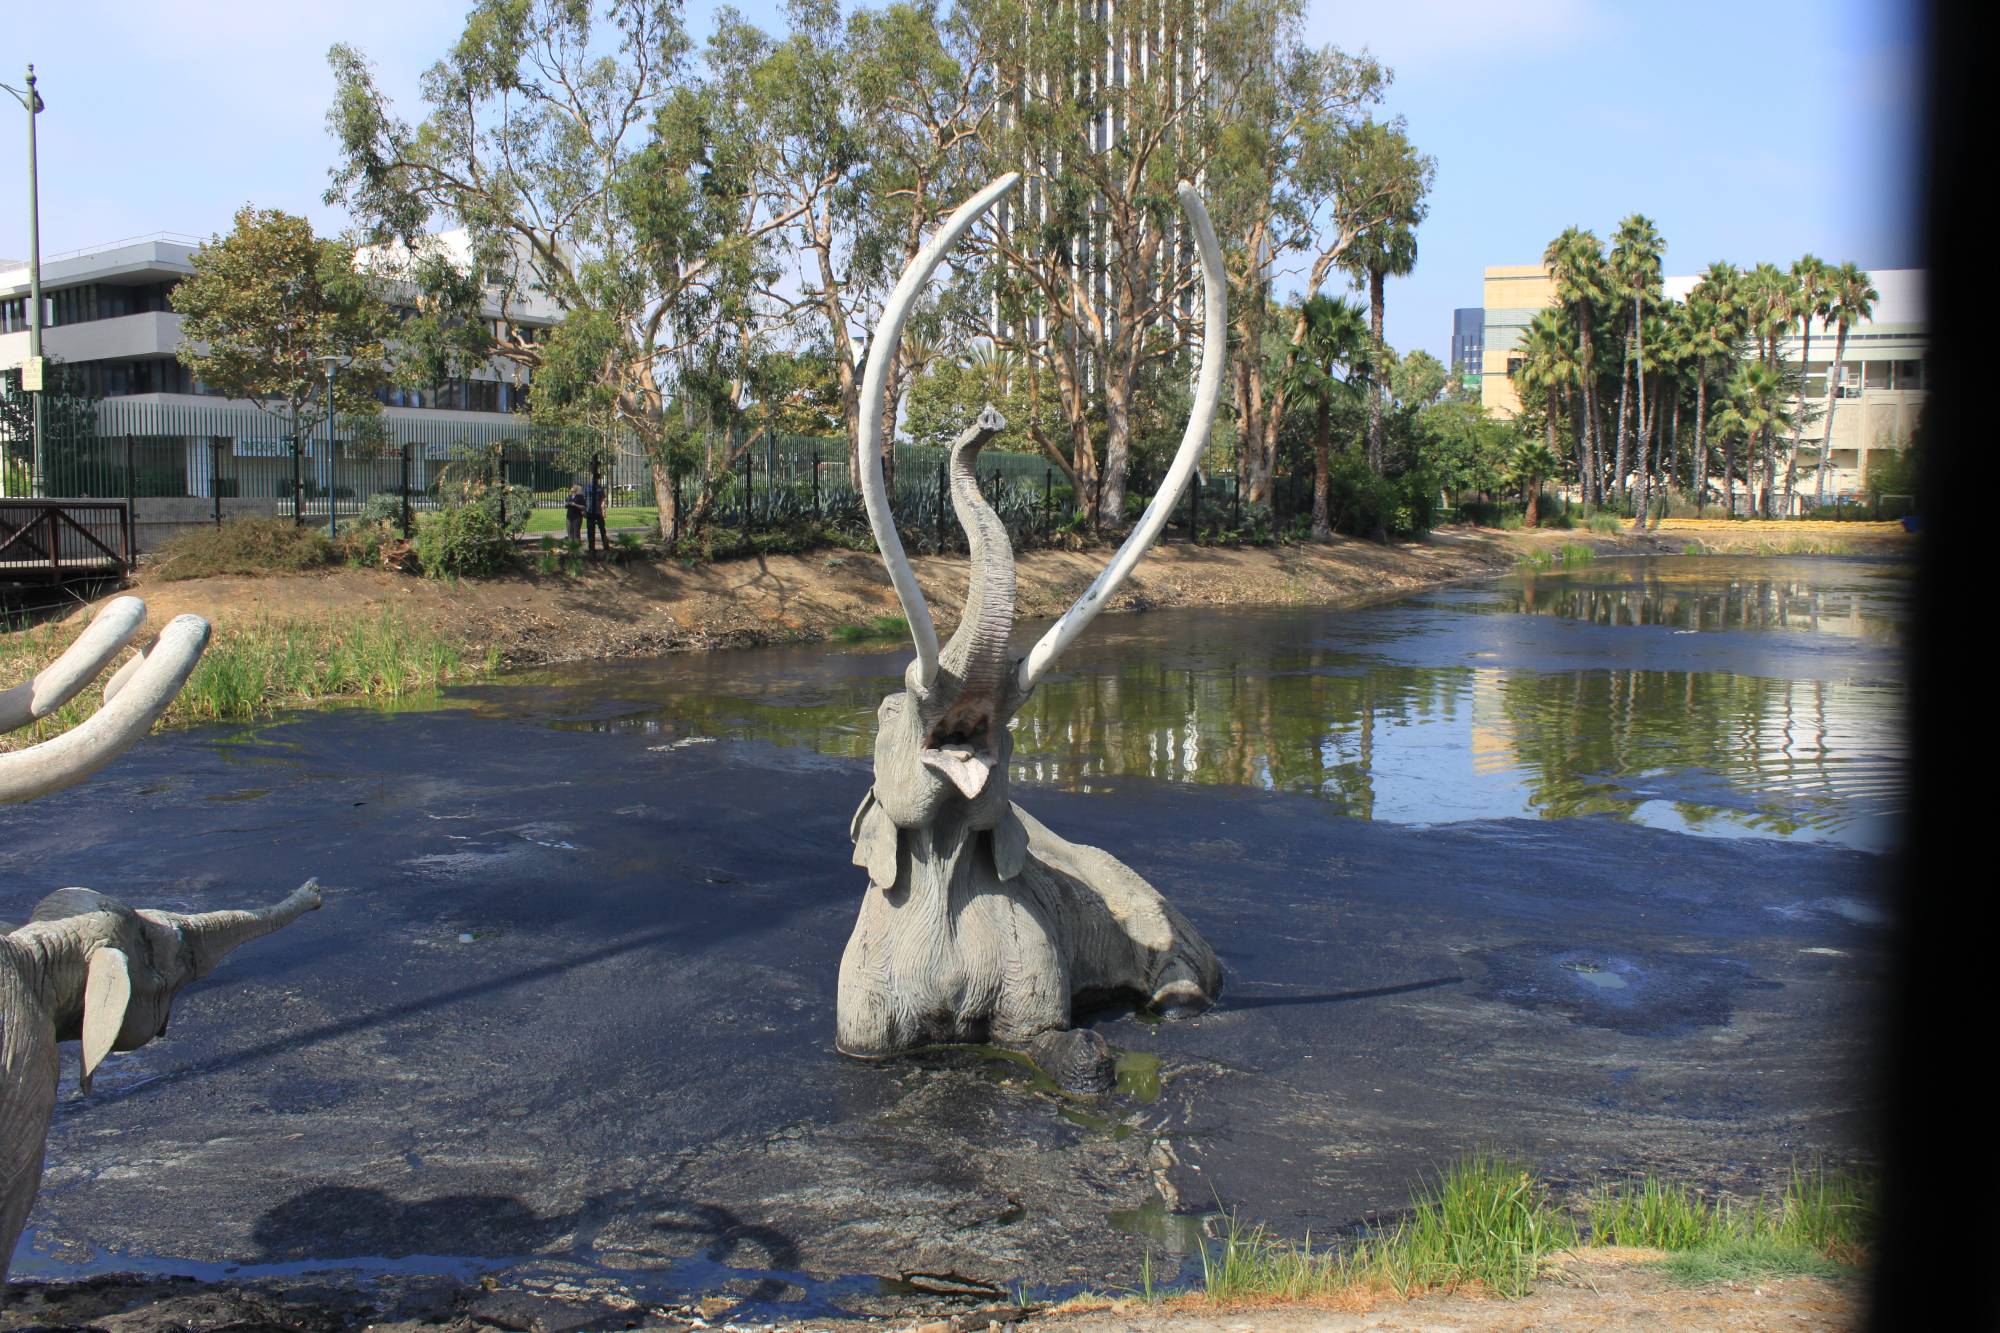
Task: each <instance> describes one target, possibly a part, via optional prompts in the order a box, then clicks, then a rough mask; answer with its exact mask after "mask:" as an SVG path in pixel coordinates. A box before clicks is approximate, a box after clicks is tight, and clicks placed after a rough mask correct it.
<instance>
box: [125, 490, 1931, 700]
mask: <svg viewBox="0 0 2000 1333" xmlns="http://www.w3.org/2000/svg"><path fill="white" fill-rule="evenodd" d="M1569 542H1575V543H1580V544H1584V545H1588V546H1590V547H1592V548H1593V549H1594V550H1596V551H1597V552H1598V553H1600V554H1602V555H1616V554H1637V553H1649V552H1671V553H1679V552H1682V551H1684V550H1686V549H1688V547H1689V546H1690V545H1691V544H1696V543H1698V544H1699V545H1700V546H1701V547H1702V548H1704V549H1706V550H1710V551H1728V552H1744V553H1779V552H1805V551H1830V552H1839V553H1854V554H1878V553H1879V554H1892V553H1895V552H1899V551H1908V550H1910V549H1913V547H1912V542H1913V539H1911V538H1910V537H1908V536H1906V535H1905V534H1904V533H1903V531H1902V529H1901V527H1900V526H1898V525H1895V524H1886V523H1885V524H1869V523H1838V524H1836V523H1802V522H1793V523H1754V522H1734V523H1730V522H1722V521H1720V520H1707V521H1697V520H1690V519H1681V520H1670V521H1669V522H1668V523H1667V524H1666V525H1665V527H1664V528H1663V529H1662V530H1661V531H1660V532H1658V533H1656V534H1648V535H1647V536H1645V537H1634V536H1632V535H1631V534H1629V533H1620V534H1618V535H1616V536H1607V535H1602V534H1592V533H1588V532H1583V531H1556V530H1548V529H1543V530H1539V531H1517V532H1500V531H1496V530H1494V529H1490V528H1444V529H1440V530H1439V531H1437V532H1435V533H1433V534H1432V535H1431V536H1430V537H1429V538H1428V539H1427V540H1424V541H1421V542H1406V543H1400V544H1396V545H1391V546H1379V545H1376V544H1375V543H1373V542H1364V541H1354V540H1346V539H1343V540H1339V541H1336V542H1334V543H1333V544H1331V545H1328V546H1286V547H1277V548H1249V549H1230V548H1225V547H1214V546H1187V545H1184V544H1180V543H1174V544H1169V545H1164V546H1161V547H1158V548H1156V549H1155V550H1154V551H1152V552H1151V553H1150V554H1149V555H1148V556H1147V557H1146V560H1145V561H1144V562H1143V563H1142V564H1141V565H1140V566H1139V567H1138V570H1137V572H1136V573H1135V574H1134V575H1133V576H1132V578H1131V580H1130V581H1129V582H1128V583H1127V584H1126V585H1125V587H1124V589H1123V590H1122V591H1121V592H1120V593H1119V595H1118V596H1117V597H1116V598H1115V599H1114V600H1113V601H1112V603H1111V608H1110V609H1112V610H1114V611H1136V610H1146V609H1148V608H1152V607H1168V606H1297V605H1312V606H1327V605H1341V604H1345V603H1350V602H1360V601H1369V600H1375V599H1379V598H1382V597H1390V596H1395V595H1398V594H1401V593H1406V592H1410V591H1413V590H1415V589H1418V588H1425V587H1433V586H1436V585H1438V584H1443V583H1450V582H1454V581H1457V580H1461V579H1467V578H1474V577H1479V576H1482V575H1487V574H1492V573H1497V572H1501V571H1504V570H1506V569H1509V568H1511V567H1512V566H1513V565H1514V563H1515V562H1516V561H1517V560H1518V559H1519V558H1520V557H1521V556H1522V555H1523V554H1524V553H1527V552H1532V551H1537V550H1544V549H1552V548H1554V547H1557V546H1560V545H1562V544H1564V543H1569ZM1109 555H1110V551H1109V548H1101V549H1097V550H1090V551H1082V552H1063V551H1035V552H1030V553H1029V554H1027V555H1024V556H1022V557H1021V559H1020V562H1019V588H1020V601H1021V614H1022V616H1023V618H1032V617H1041V616H1055V615H1060V614H1061V613H1062V612H1063V611H1064V610H1066V609H1067V608H1068V607H1069V605H1070V604H1071V603H1072V602H1074V601H1075V600H1076V598H1077V597H1078V595H1080V594H1081V593H1082V592H1083V590H1084V589H1085V588H1087V587H1088V586H1089V585H1090V581H1091V580H1092V579H1094V578H1095V577H1096V576H1097V574H1098V572H1099V571H1100V570H1101V569H1102V568H1103V567H1104V564H1105V561H1106V560H1107V559H1108V558H1109ZM914 563H915V568H916V572H917V579H918V581H919V583H921V584H922V586H923V588H924V592H925V595H926V596H927V597H928V598H929V600H930V605H931V609H932V613H933V614H934V615H935V616H936V617H937V618H938V620H939V622H940V625H941V626H942V627H943V628H945V629H946V630H948V629H949V628H950V626H951V625H952V623H953V622H955V621H956V619H957V616H958V609H959V606H960V603H961V600H962V598H963V596H964V593H965V570H966V564H965V560H964V557H962V556H958V557H952V556H946V557H927V558H920V559H918V560H916V561H915V562H914ZM133 583H134V585H135V587H134V591H136V592H138V593H139V595H140V596H143V597H144V598H146V600H147V602H148V604H149V605H150V606H151V607H152V610H153V614H154V617H155V618H156V620H155V623H164V620H165V618H166V617H168V616H173V615H178V614H180V613H182V612H193V613H195V614H198V615H202V616H205V617H207V618H208V619H209V620H211V621H213V622H215V623H216V624H217V625H218V626H222V627H224V628H225V629H226V627H227V626H228V624H229V623H230V622H231V621H240V620H256V619H259V618H267V619H271V620H294V619H299V618H305V617H324V616H350V615H356V614H364V615H365V614H372V613H374V612H376V611H377V610H379V609H380V608H383V607H395V608H397V609H398V610H399V611H401V612H402V613H403V614H405V615H407V616H408V617H409V618H410V619H411V620H413V621H416V622H419V623H422V624H425V625H429V626H432V627H434V628H435V629H437V630H438V631H440V632H441V633H444V634H445V635H446V636H447V637H449V638H451V639H452V640H454V641H455V642H456V643H457V644H458V645H459V646H460V647H461V648H462V649H464V650H466V651H467V652H468V654H469V655H473V656H480V655H483V654H484V653H485V652H486V650H487V649H488V648H497V649H498V650H499V654H500V657H501V659H502V660H503V661H505V662H508V663H510V664H514V665H535V664H544V663H554V662H566V661H577V660H581V659H587V658H601V657H620V656H626V655H630V654H639V653H660V652H672V651H678V650H687V649H703V648H721V647H749V646H753V645H756V644H762V643H779V642H798V641H811V640H818V639H825V638H830V637H832V636H833V635H835V634H836V633H837V632H838V631H839V630H840V629H841V627H843V626H854V625H866V624H867V623H868V622H869V621H871V620H872V619H874V618H876V617H878V616H885V615H894V614H896V612H897V606H896V600H895V595H894V593H893V592H892V591H891V589H890V587H889V582H888V578H887V576H886V575H885V574H884V573H883V570H882V567H881V565H880V563H879V562H878V561H876V559H875V558H874V557H873V556H872V555H868V554H863V553H858V552H850V551H820V552H814V553H812V554H810V555H801V556H769V557H764V558H759V559H753V560H735V561H728V562H724V563H719V564H714V565H704V566H698V567H695V568H682V567H681V566H679V565H678V564H675V563H671V562H652V563H646V562H634V563H632V564H628V565H622V566H620V565H607V566H604V567H600V568H591V569H588V570H586V571H585V572H584V573H583V574H582V575H580V576H578V577H567V576H563V575H538V574H519V575H514V576H510V577H505V578H496V579H480V580H475V581H464V582H454V583H445V582H435V581H431V580H426V579H419V578H413V577H410V576H408V575H400V574H388V573H375V572H368V571H356V570H339V571H334V572H330V573H322V574H299V575H282V576H277V575H274V576H267V577H258V578H250V577H242V576H235V575H225V576H218V577H212V578H202V579H190V580H187V581H184V582H167V581H164V580H161V579H159V578H157V577H155V576H153V575H152V574H150V573H149V572H148V571H146V570H144V569H141V570H140V572H139V574H138V575H137V576H136V577H135V579H134V580H133Z"/></svg>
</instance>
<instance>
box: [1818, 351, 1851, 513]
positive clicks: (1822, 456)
mask: <svg viewBox="0 0 2000 1333" xmlns="http://www.w3.org/2000/svg"><path fill="white" fill-rule="evenodd" d="M1846 356H1847V323H1846V321H1845V320H1843V321H1842V322H1841V324H1840V332H1839V333H1838V334H1836V335H1835V336H1834V340H1833V361H1832V363H1831V364H1830V365H1828V366H1827V368H1826V421H1825V429H1826V435H1825V437H1824V438H1822V439H1821V441H1820V446H1819V483H1818V488H1817V491H1818V499H1819V503H1821V504H1822V505H1823V504H1825V503H1826V472H1827V467H1828V459H1830V458H1831V457H1832V456H1833V412H1834V405H1835V404H1836V403H1838V402H1839V401H1840V368H1841V366H1842V365H1843V364H1845V361H1844V358H1845V357H1846Z"/></svg>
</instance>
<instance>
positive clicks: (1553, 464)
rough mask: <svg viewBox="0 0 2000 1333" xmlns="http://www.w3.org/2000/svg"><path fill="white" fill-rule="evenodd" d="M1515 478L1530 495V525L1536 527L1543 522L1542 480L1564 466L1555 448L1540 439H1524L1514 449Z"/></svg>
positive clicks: (1528, 495)
mask: <svg viewBox="0 0 2000 1333" xmlns="http://www.w3.org/2000/svg"><path fill="white" fill-rule="evenodd" d="M1513 462H1514V466H1513V473H1514V480H1515V481H1517V482H1519V483H1520V484H1521V487H1522V489H1523V490H1524V491H1525V492H1526V494H1527V497H1528V526H1529V527H1531V528H1532V527H1536V526H1539V524H1540V522H1541V514H1540V512H1539V511H1540V509H1541V501H1542V480H1543V479H1544V478H1545V477H1551V476H1554V475H1555V472H1556V469H1557V468H1559V467H1561V466H1562V460H1561V459H1559V458H1558V457H1556V452H1555V450H1553V449H1551V448H1549V447H1548V446H1547V445H1546V444H1543V443H1542V442H1541V441H1540V440H1533V439H1530V440H1523V441H1521V443H1520V444H1519V445H1517V446H1516V447H1515V449H1514V460H1513Z"/></svg>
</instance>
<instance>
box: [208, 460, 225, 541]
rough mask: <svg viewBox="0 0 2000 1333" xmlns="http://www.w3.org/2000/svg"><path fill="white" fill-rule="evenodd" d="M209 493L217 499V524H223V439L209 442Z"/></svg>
mask: <svg viewBox="0 0 2000 1333" xmlns="http://www.w3.org/2000/svg"><path fill="white" fill-rule="evenodd" d="M208 493H209V495H211V496H212V497H214V500H215V526H216V527H218V528H219V527H221V526H222V441H221V440H210V441H209V442H208Z"/></svg>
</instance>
